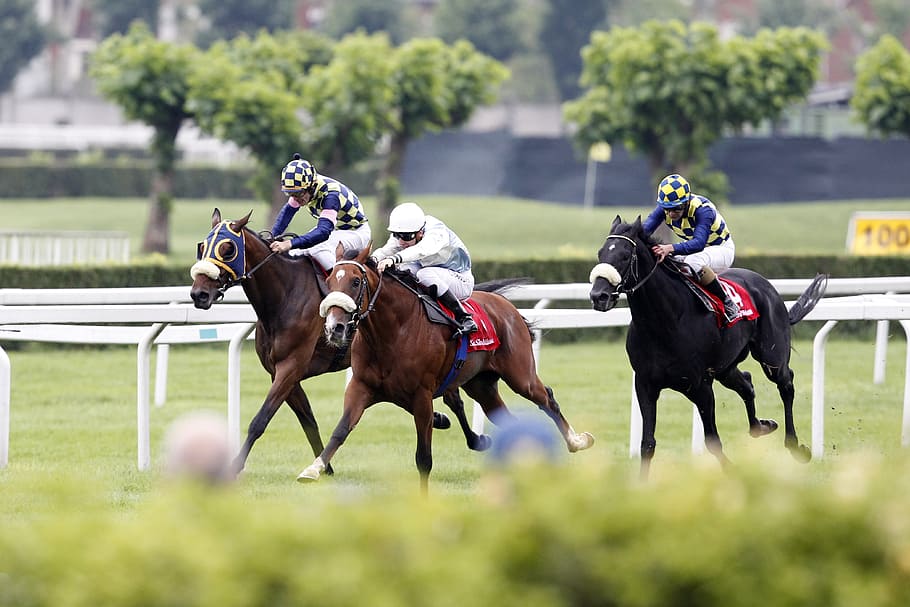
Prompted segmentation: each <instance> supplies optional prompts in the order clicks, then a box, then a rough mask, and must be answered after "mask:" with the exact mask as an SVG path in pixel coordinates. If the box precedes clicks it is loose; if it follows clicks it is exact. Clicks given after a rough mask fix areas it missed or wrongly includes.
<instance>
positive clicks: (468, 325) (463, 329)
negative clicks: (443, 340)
mask: <svg viewBox="0 0 910 607" xmlns="http://www.w3.org/2000/svg"><path fill="white" fill-rule="evenodd" d="M456 322H458V324H457V326H456V327H455V331H453V332H452V339H457V338H459V337H461V336H462V335H470V334H471V333H474V332H476V331H477V323H476V322H474V319H473V318H471V317H470V316H468V317H467V318H466V319H464V320H463V321H460V322H459V321H456Z"/></svg>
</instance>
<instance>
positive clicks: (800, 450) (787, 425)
mask: <svg viewBox="0 0 910 607" xmlns="http://www.w3.org/2000/svg"><path fill="white" fill-rule="evenodd" d="M762 369H764V371H765V375H766V376H767V377H768V379H770V380H771V381H773V382H774V383H775V384H777V391H778V393H779V394H780V399H781V400H782V401H783V403H784V446H785V447H787V449H789V450H790V453H791V454H792V455H793V457H794V458H795V459H796V460H797V461H800V462H803V463H806V462H808V461H810V460H811V459H812V451H810V450H809V448H808V447H807V446H805V445H801V444H800V443H799V438H798V437H797V436H796V425H795V424H794V423H793V398H794V394H795V390H794V388H793V371H792V370H791V369H790V366H789V365H788V364H787V363H786V362H785V363H784V364H783V365H782V366H780V367H772V366H769V365H766V364H765V363H762Z"/></svg>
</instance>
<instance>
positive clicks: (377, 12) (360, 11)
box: [322, 0, 416, 44]
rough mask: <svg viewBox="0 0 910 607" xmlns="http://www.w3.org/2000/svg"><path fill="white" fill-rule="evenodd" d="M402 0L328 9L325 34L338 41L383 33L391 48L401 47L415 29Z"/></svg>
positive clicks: (351, 0) (364, 0)
mask: <svg viewBox="0 0 910 607" xmlns="http://www.w3.org/2000/svg"><path fill="white" fill-rule="evenodd" d="M410 4H411V3H410V2H405V0H344V2H333V3H331V4H330V5H329V8H328V14H327V15H326V19H325V21H324V22H323V23H322V28H323V30H324V31H325V33H326V34H328V35H330V36H332V37H333V38H341V37H343V36H344V35H345V34H351V33H354V32H356V31H357V30H364V31H365V32H366V33H368V34H374V33H377V32H385V33H387V34H388V35H389V37H390V38H391V40H392V42H393V43H394V44H401V43H402V42H404V41H405V40H406V39H407V38H409V37H410V32H411V31H413V29H414V28H415V27H416V24H415V23H414V20H413V15H411V14H410V12H409V10H408V9H409V7H410Z"/></svg>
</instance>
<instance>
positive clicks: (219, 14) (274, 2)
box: [196, 0, 295, 48]
mask: <svg viewBox="0 0 910 607" xmlns="http://www.w3.org/2000/svg"><path fill="white" fill-rule="evenodd" d="M294 6H295V2H294V0H199V10H200V11H201V12H202V14H203V15H205V17H206V18H208V20H209V23H210V25H209V28H208V29H206V30H203V31H201V32H200V33H199V35H198V37H197V40H196V42H197V43H198V44H199V46H201V47H202V48H208V47H209V46H211V45H212V43H214V42H215V41H216V40H230V39H232V38H234V37H236V36H238V35H239V34H242V33H245V34H248V35H254V34H255V33H256V32H258V31H259V30H260V29H265V30H266V31H268V32H276V31H279V30H290V29H294Z"/></svg>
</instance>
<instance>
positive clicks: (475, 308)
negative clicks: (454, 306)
mask: <svg viewBox="0 0 910 607" xmlns="http://www.w3.org/2000/svg"><path fill="white" fill-rule="evenodd" d="M461 305H462V306H463V307H464V309H465V311H467V312H468V313H470V314H471V316H472V317H473V318H474V322H475V323H477V331H475V332H474V333H471V335H470V340H469V341H468V352H475V351H478V350H495V349H496V348H498V347H499V336H498V335H496V327H494V326H493V322H492V321H491V320H490V317H489V315H488V314H487V312H486V310H484V309H483V307H482V306H481V305H480V304H479V303H477V302H476V301H474V300H473V299H470V298H469V299H465V300H463V301H462V302H461ZM439 307H440V308H442V310H443V312H445V313H446V316H448V317H449V318H455V314H453V313H452V311H451V310H449V309H448V308H446V307H445V306H444V305H442V304H439Z"/></svg>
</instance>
